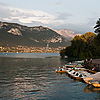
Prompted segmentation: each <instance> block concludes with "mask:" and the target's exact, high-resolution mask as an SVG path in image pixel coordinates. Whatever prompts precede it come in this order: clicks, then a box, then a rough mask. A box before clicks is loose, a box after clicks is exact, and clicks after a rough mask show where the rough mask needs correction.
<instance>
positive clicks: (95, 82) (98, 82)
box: [83, 72, 100, 88]
mask: <svg viewBox="0 0 100 100" xmlns="http://www.w3.org/2000/svg"><path fill="white" fill-rule="evenodd" d="M99 76H100V72H97V73H95V74H93V75H91V76H89V77H86V78H83V81H84V82H85V83H87V84H89V85H92V86H93V87H96V88H97V87H99V88H100V77H99Z"/></svg>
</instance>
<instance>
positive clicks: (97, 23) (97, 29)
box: [94, 18, 100, 33]
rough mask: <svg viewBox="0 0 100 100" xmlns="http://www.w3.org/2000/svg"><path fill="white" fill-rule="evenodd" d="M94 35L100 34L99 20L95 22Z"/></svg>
mask: <svg viewBox="0 0 100 100" xmlns="http://www.w3.org/2000/svg"><path fill="white" fill-rule="evenodd" d="M94 28H95V33H100V18H99V19H98V20H97V22H96V26H95V27H94Z"/></svg>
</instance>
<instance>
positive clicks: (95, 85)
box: [91, 81, 100, 88]
mask: <svg viewBox="0 0 100 100" xmlns="http://www.w3.org/2000/svg"><path fill="white" fill-rule="evenodd" d="M91 85H92V86H94V87H96V88H100V84H99V82H98V81H95V82H93V83H91Z"/></svg>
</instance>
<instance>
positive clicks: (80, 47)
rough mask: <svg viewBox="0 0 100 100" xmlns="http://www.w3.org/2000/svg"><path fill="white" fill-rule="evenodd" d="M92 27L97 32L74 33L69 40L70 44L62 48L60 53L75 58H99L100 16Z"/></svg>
mask: <svg viewBox="0 0 100 100" xmlns="http://www.w3.org/2000/svg"><path fill="white" fill-rule="evenodd" d="M94 28H95V33H97V34H95V33H93V32H86V33H85V34H83V35H81V36H78V35H76V36H75V37H74V38H73V39H72V40H71V46H69V47H66V49H63V50H62V51H61V52H60V54H63V56H64V55H67V56H68V57H77V58H87V57H92V58H100V18H99V19H98V20H97V22H96V26H95V27H94Z"/></svg>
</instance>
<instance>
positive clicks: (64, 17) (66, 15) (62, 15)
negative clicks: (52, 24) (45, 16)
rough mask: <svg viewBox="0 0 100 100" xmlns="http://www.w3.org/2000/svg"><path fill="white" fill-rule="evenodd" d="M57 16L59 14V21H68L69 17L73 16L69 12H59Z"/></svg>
mask: <svg viewBox="0 0 100 100" xmlns="http://www.w3.org/2000/svg"><path fill="white" fill-rule="evenodd" d="M57 14H58V19H61V20H65V19H68V17H70V16H72V14H70V13H67V12H58V13H57Z"/></svg>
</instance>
